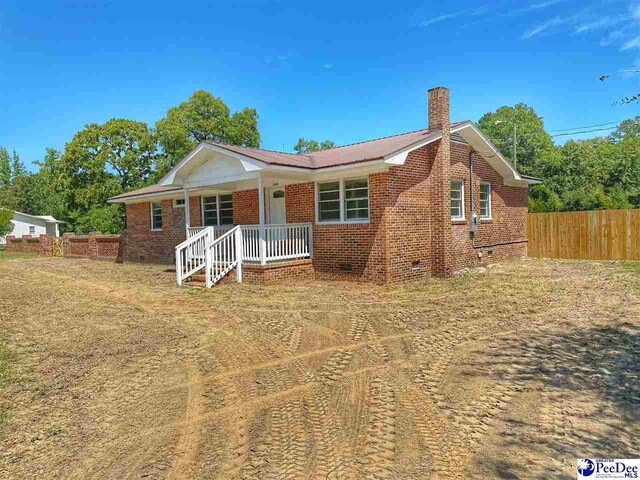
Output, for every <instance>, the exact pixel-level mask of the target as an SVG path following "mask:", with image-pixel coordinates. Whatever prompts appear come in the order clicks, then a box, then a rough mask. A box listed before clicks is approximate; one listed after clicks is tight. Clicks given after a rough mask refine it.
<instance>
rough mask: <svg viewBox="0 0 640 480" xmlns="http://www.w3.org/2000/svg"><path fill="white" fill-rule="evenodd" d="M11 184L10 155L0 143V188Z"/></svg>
mask: <svg viewBox="0 0 640 480" xmlns="http://www.w3.org/2000/svg"><path fill="white" fill-rule="evenodd" d="M9 186H11V157H10V156H9V151H8V150H7V149H6V148H4V147H3V146H2V145H0V190H1V189H4V188H8V187H9Z"/></svg>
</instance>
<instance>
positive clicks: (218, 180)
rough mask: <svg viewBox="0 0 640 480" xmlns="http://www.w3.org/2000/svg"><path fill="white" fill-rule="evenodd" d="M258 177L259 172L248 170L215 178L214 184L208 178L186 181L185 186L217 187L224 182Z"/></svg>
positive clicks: (191, 187)
mask: <svg viewBox="0 0 640 480" xmlns="http://www.w3.org/2000/svg"><path fill="white" fill-rule="evenodd" d="M256 178H258V174H257V173H255V172H247V173H245V174H243V175H232V176H228V177H218V178H216V180H215V182H216V183H215V184H212V183H211V182H209V181H208V180H202V181H200V182H193V183H185V184H184V188H187V189H193V188H201V187H215V186H216V185H220V184H223V183H231V182H240V181H242V180H253V179H256Z"/></svg>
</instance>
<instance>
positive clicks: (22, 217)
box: [0, 212, 63, 245]
mask: <svg viewBox="0 0 640 480" xmlns="http://www.w3.org/2000/svg"><path fill="white" fill-rule="evenodd" d="M11 223H13V232H11V233H10V235H13V236H14V237H22V236H24V235H35V236H38V235H42V234H43V233H48V234H49V235H53V236H54V237H59V236H60V230H59V229H58V225H59V224H61V223H63V222H61V221H60V220H56V219H55V218H53V217H52V216H51V215H39V216H38V215H28V214H26V213H20V212H13V220H11ZM5 243H6V239H5V238H4V237H0V245H4V244H5Z"/></svg>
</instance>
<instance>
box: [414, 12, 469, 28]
mask: <svg viewBox="0 0 640 480" xmlns="http://www.w3.org/2000/svg"><path fill="white" fill-rule="evenodd" d="M464 14H465V12H462V11H460V12H455V13H446V14H444V15H438V16H437V17H431V18H429V19H427V20H424V21H423V22H420V26H421V27H428V26H429V25H433V24H434V23H440V22H444V21H445V20H451V19H452V18H457V17H460V16H462V15H464Z"/></svg>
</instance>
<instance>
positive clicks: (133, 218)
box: [123, 196, 202, 263]
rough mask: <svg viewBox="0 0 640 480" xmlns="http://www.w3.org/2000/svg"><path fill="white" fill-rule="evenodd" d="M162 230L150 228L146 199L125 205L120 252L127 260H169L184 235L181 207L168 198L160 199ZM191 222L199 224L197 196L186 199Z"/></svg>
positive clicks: (148, 207)
mask: <svg viewBox="0 0 640 480" xmlns="http://www.w3.org/2000/svg"><path fill="white" fill-rule="evenodd" d="M161 203H162V231H159V232H154V231H151V207H150V204H149V202H142V203H130V204H128V205H126V211H127V230H126V232H125V239H124V247H123V256H124V259H125V260H126V261H130V262H149V263H173V262H174V261H175V258H174V255H175V253H174V252H175V246H176V245H178V244H179V243H181V242H183V241H184V240H185V238H186V231H185V226H184V210H185V209H184V207H182V208H173V201H172V200H163V201H162V202H161ZM189 210H190V217H191V222H190V224H191V226H193V227H196V226H199V225H201V224H202V215H201V201H200V197H199V196H198V197H191V198H190V199H189Z"/></svg>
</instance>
